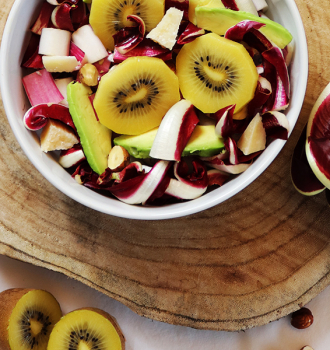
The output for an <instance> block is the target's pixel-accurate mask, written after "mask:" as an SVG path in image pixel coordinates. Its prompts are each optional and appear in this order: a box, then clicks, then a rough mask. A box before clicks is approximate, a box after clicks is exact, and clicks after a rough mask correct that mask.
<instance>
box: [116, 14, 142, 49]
mask: <svg viewBox="0 0 330 350" xmlns="http://www.w3.org/2000/svg"><path fill="white" fill-rule="evenodd" d="M127 20H128V21H131V22H133V23H134V26H132V27H125V28H122V29H121V30H119V31H118V32H117V33H116V34H115V35H113V39H114V41H115V48H116V50H117V51H118V52H119V53H120V54H122V55H125V54H126V53H127V52H128V51H131V50H132V49H134V48H135V47H136V46H137V45H139V44H140V43H141V41H142V40H143V38H144V34H145V24H144V21H143V19H142V18H141V17H139V16H136V15H130V16H127Z"/></svg>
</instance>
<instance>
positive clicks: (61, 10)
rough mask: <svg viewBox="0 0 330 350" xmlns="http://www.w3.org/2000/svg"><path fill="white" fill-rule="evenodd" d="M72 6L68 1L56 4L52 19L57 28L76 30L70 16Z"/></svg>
mask: <svg viewBox="0 0 330 350" xmlns="http://www.w3.org/2000/svg"><path fill="white" fill-rule="evenodd" d="M70 11H71V6H70V5H69V4H67V3H66V2H63V3H62V4H61V5H59V6H56V7H55V8H54V10H53V12H52V16H51V20H52V23H53V25H54V26H55V27H56V28H59V29H63V30H69V31H70V32H73V31H74V28H73V24H72V21H71V16H70Z"/></svg>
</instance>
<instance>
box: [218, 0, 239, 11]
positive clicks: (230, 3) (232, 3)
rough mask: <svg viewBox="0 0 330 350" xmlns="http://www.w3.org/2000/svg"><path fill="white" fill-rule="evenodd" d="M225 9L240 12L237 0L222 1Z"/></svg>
mask: <svg viewBox="0 0 330 350" xmlns="http://www.w3.org/2000/svg"><path fill="white" fill-rule="evenodd" d="M221 2H222V3H223V5H224V6H225V8H227V9H230V10H233V11H239V8H238V6H237V4H236V1H235V0H221Z"/></svg>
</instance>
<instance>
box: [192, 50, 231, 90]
mask: <svg viewBox="0 0 330 350" xmlns="http://www.w3.org/2000/svg"><path fill="white" fill-rule="evenodd" d="M205 60H206V62H207V67H209V68H212V69H213V70H214V71H215V72H217V73H219V74H223V75H224V78H223V79H222V80H221V81H216V80H214V79H212V78H211V77H210V76H209V75H208V74H207V72H206V71H205V68H204V58H203V56H201V57H199V59H197V60H196V61H195V62H194V63H195V67H194V71H195V75H196V77H197V78H198V79H199V80H200V81H201V82H203V83H204V85H205V87H206V88H209V89H210V90H212V91H214V92H218V93H220V92H223V91H226V90H228V89H230V87H231V86H232V85H234V84H235V83H236V76H235V72H234V69H232V68H231V67H230V66H229V65H225V67H223V66H224V65H223V63H218V62H217V61H216V59H215V58H210V56H206V59H205Z"/></svg>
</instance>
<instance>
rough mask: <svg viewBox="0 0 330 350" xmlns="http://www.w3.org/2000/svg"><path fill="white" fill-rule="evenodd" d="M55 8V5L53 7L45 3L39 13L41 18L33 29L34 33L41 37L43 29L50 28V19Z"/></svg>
mask: <svg viewBox="0 0 330 350" xmlns="http://www.w3.org/2000/svg"><path fill="white" fill-rule="evenodd" d="M54 8H55V7H54V6H53V5H51V4H50V3H48V2H47V1H44V3H43V5H42V7H41V10H40V12H39V16H38V18H37V19H36V21H35V22H34V24H33V26H32V28H31V31H32V33H35V34H38V35H41V31H42V29H43V28H47V27H48V23H49V22H50V18H51V16H52V12H53V10H54Z"/></svg>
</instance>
